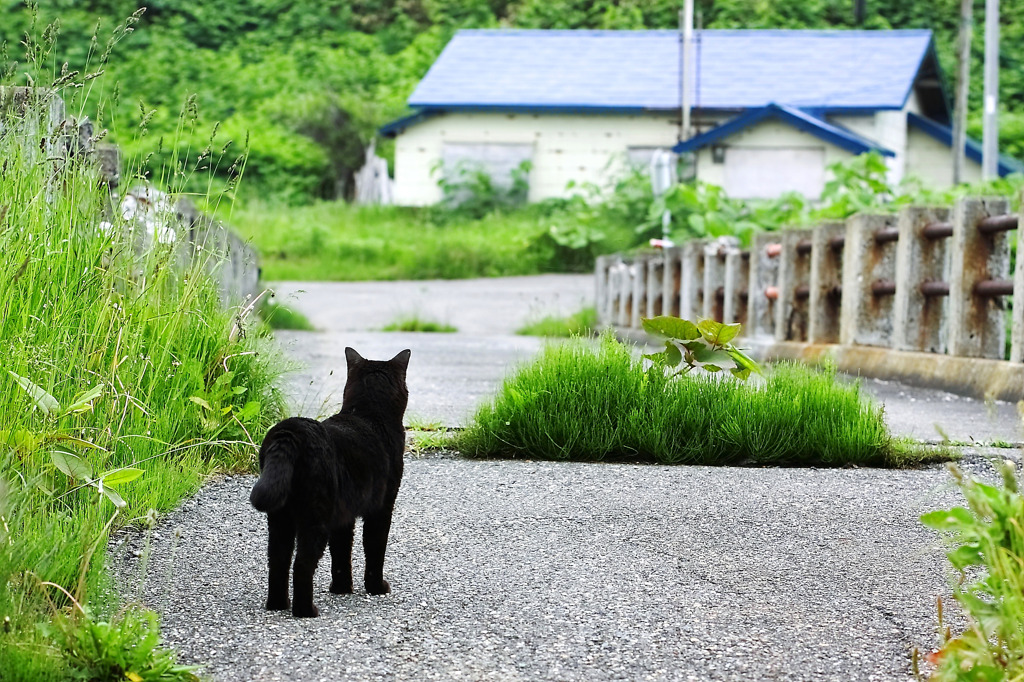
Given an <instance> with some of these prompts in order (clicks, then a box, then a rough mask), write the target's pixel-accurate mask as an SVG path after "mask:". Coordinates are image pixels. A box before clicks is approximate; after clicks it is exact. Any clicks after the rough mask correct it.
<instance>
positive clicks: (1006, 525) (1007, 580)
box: [921, 460, 1024, 682]
mask: <svg viewBox="0 0 1024 682" xmlns="http://www.w3.org/2000/svg"><path fill="white" fill-rule="evenodd" d="M994 465H995V468H996V469H997V471H998V472H999V473H1000V474H1001V475H1002V484H1001V485H992V484H990V483H984V482H982V481H980V480H977V479H975V478H971V477H968V476H965V475H964V473H963V472H962V471H961V470H960V469H958V468H957V467H956V466H953V465H950V471H951V472H952V474H953V477H954V479H955V481H956V483H957V485H958V486H959V487H960V491H961V492H962V493H963V495H964V499H965V500H966V502H967V506H966V507H954V508H952V509H948V510H941V511H935V512H931V513H928V514H925V515H924V516H922V517H921V520H922V522H923V523H924V524H925V525H927V526H929V527H931V528H934V529H935V530H938V531H942V532H943V533H946V534H948V536H949V539H950V540H951V544H952V547H951V548H950V551H949V552H948V553H947V557H948V558H949V561H950V564H951V565H952V567H953V569H954V570H955V571H956V575H957V576H958V578H957V580H956V581H955V582H954V586H953V595H954V598H955V599H956V601H957V602H958V603H959V605H960V610H961V611H962V612H963V614H964V615H965V616H966V617H967V627H966V628H965V629H964V630H963V632H962V633H960V634H959V635H957V636H953V633H952V632H951V631H950V629H949V628H947V627H946V623H945V622H944V616H943V608H942V601H941V600H940V601H939V613H938V616H939V628H938V630H939V635H940V641H939V644H940V646H939V650H938V651H936V652H934V653H932V654H930V655H929V656H928V658H929V662H931V663H932V664H934V665H935V671H934V673H933V674H932V677H931V678H930V679H933V680H937V681H939V682H944V681H946V680H949V681H950V682H953V681H956V680H1019V679H1022V678H1024V571H1022V570H1021V567H1022V566H1024V496H1022V495H1021V492H1020V478H1019V474H1018V472H1017V465H1016V464H1014V463H1013V462H1012V461H1009V460H1007V461H1004V462H994Z"/></svg>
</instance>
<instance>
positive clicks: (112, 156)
mask: <svg viewBox="0 0 1024 682" xmlns="http://www.w3.org/2000/svg"><path fill="white" fill-rule="evenodd" d="M5 126H14V127H15V130H16V132H17V133H18V134H23V135H26V136H28V137H30V138H31V139H32V140H33V144H31V145H28V146H27V147H26V148H28V149H32V150H34V151H35V153H38V154H40V157H42V156H43V155H45V158H46V159H47V160H49V161H57V162H59V161H60V160H61V159H64V160H67V159H70V158H72V157H84V158H87V159H89V161H90V162H91V163H94V164H95V165H96V167H97V170H98V172H99V175H100V178H101V180H102V182H103V184H105V185H106V187H107V190H108V191H109V193H110V206H109V208H108V210H107V213H108V215H106V216H97V217H96V219H97V222H100V223H101V226H102V227H105V229H128V230H131V232H132V238H133V242H134V244H135V251H136V256H142V255H144V254H145V253H146V252H147V251H148V250H149V249H151V248H153V246H154V245H155V244H157V243H165V244H166V243H172V242H173V244H174V248H175V258H174V261H175V262H176V264H177V266H178V267H179V269H180V270H181V271H183V272H184V271H187V270H188V269H191V268H192V267H193V266H196V265H199V266H201V267H203V268H204V269H205V270H206V271H207V272H208V273H209V274H210V276H211V277H212V278H213V279H214V281H215V282H216V283H217V287H218V291H219V293H220V298H221V300H222V301H223V302H224V305H225V306H228V307H230V306H236V305H240V304H243V303H245V302H246V301H248V300H252V299H253V298H254V297H256V296H257V295H258V294H259V292H260V285H259V272H260V268H259V254H258V253H257V252H256V250H255V249H253V248H252V247H251V246H250V245H249V244H247V243H246V242H245V241H243V240H242V239H240V238H239V237H238V236H237V235H236V234H235V233H234V232H233V231H232V230H231V228H230V227H228V226H226V225H224V224H222V223H220V222H218V221H215V220H213V219H212V218H210V217H209V216H206V215H204V214H203V213H202V212H201V211H199V210H198V209H197V208H196V206H195V205H194V204H193V203H192V202H191V201H189V200H188V199H184V198H180V197H171V196H169V195H167V194H165V193H163V192H160V191H158V190H155V189H153V188H152V187H150V186H148V185H139V186H135V187H131V188H129V189H128V190H127V191H126V192H122V188H121V186H120V185H121V175H122V174H121V155H120V153H119V151H118V149H117V147H115V146H113V145H109V144H108V145H104V144H98V143H97V142H96V140H95V136H94V131H93V126H92V124H91V122H90V121H89V120H88V119H87V118H86V119H83V120H80V121H79V120H74V119H73V118H71V117H69V116H68V115H67V113H66V111H65V107H64V102H63V101H62V100H61V98H60V97H58V96H57V95H56V94H54V93H53V92H52V91H51V90H49V89H47V88H29V87H0V131H3V130H4V129H5ZM37 139H38V141H36V140H37ZM57 177H58V176H57V175H56V174H55V175H54V178H55V182H56V181H57V180H56V178H57ZM48 191H52V190H51V188H48Z"/></svg>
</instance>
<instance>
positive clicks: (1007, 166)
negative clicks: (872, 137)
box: [907, 111, 1024, 177]
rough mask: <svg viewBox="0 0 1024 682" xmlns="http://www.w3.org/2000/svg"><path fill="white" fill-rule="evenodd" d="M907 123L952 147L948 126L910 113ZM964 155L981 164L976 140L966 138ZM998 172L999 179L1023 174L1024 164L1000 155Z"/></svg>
mask: <svg viewBox="0 0 1024 682" xmlns="http://www.w3.org/2000/svg"><path fill="white" fill-rule="evenodd" d="M907 123H908V124H909V125H910V126H912V127H914V128H917V129H918V130H920V131H921V132H923V133H925V134H927V135H930V136H931V137H933V138H935V139H936V140H938V141H939V142H941V143H942V144H944V145H946V146H947V147H952V146H953V129H952V128H950V127H949V126H944V125H941V124H939V123H936V122H935V121H930V120H928V119H927V118H924V117H923V116H918V115H917V114H915V113H914V112H912V111H908V112H907ZM964 155H965V156H966V157H967V158H968V159H970V160H971V161H974V162H975V163H981V158H982V149H981V144H980V143H979V142H978V141H977V140H972V139H971V138H969V137H968V138H967V140H966V142H965V143H964ZM998 170H999V177H1005V176H1007V175H1009V174H1010V173H1024V162H1021V161H1019V160H1017V159H1015V158H1014V157H1012V156H1007V155H1006V154H1000V155H999V167H998Z"/></svg>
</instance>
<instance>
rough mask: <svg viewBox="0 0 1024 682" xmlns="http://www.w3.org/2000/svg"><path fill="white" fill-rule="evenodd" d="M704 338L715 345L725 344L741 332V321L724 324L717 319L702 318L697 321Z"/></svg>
mask: <svg viewBox="0 0 1024 682" xmlns="http://www.w3.org/2000/svg"><path fill="white" fill-rule="evenodd" d="M697 328H698V329H699V330H700V333H701V335H702V336H703V337H704V340H705V341H707V342H708V343H710V344H713V345H715V346H724V345H725V344H727V343H729V342H730V341H732V340H733V339H734V338H736V335H737V334H739V332H740V323H739V322H736V323H734V324H722V323H721V322H716V321H715V320H701V321H699V322H698V323H697Z"/></svg>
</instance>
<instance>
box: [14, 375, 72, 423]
mask: <svg viewBox="0 0 1024 682" xmlns="http://www.w3.org/2000/svg"><path fill="white" fill-rule="evenodd" d="M7 372H8V373H9V374H10V375H11V376H12V377H14V380H15V381H17V382H18V385H19V386H21V387H22V388H23V389H25V392H26V393H28V394H29V396H31V397H32V402H33V403H34V404H35V406H36V408H38V409H39V411H41V412H42V413H43V414H45V415H46V416H48V417H52V416H53V415H55V414H57V413H58V412H60V403H59V402H57V399H56V398H54V397H53V396H52V395H50V394H49V393H47V392H46V391H44V390H43V389H42V388H40V387H39V386H36V385H35V384H34V383H32V382H31V381H30V380H28V379H26V378H25V377H23V376H20V375H18V374H15V373H14V372H12V371H11V370H7Z"/></svg>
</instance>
